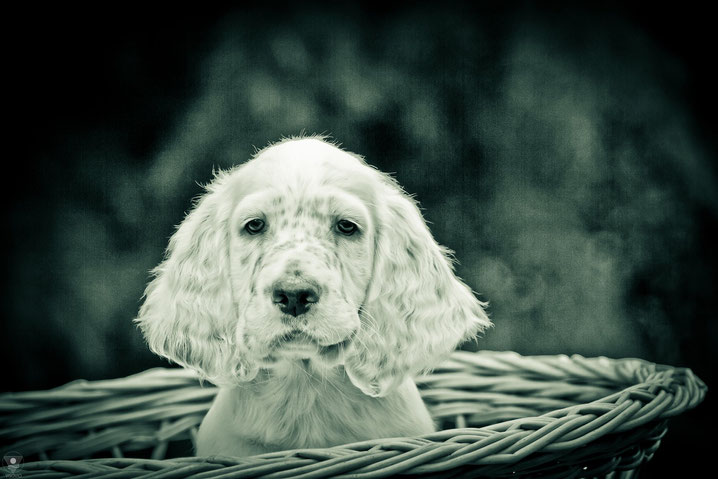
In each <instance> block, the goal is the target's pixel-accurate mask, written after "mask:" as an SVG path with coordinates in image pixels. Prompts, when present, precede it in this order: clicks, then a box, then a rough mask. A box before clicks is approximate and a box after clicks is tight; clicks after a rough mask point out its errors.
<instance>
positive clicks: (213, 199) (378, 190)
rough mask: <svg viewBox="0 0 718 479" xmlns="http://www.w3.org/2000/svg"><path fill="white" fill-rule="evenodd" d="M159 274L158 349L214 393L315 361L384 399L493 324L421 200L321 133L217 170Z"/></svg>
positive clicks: (153, 305)
mask: <svg viewBox="0 0 718 479" xmlns="http://www.w3.org/2000/svg"><path fill="white" fill-rule="evenodd" d="M154 274H155V277H154V279H153V281H152V282H151V283H150V284H149V286H148V287H147V291H146V293H145V294H146V299H145V303H144V304H143V306H142V307H141V309H140V314H139V317H138V318H137V320H136V321H137V322H138V323H139V324H140V327H141V328H142V330H143V332H144V334H145V337H146V338H147V340H148V342H149V344H150V347H151V348H152V349H153V350H154V351H155V352H157V353H158V354H160V355H163V356H166V357H168V358H170V359H172V360H173V361H175V362H177V363H179V364H181V365H183V366H185V367H189V368H192V369H195V370H197V371H199V372H200V374H201V375H202V376H204V377H206V378H207V379H209V380H210V381H212V382H214V383H216V384H219V385H224V384H234V383H236V382H238V381H247V380H251V379H252V378H253V377H254V376H255V375H256V373H257V371H258V370H259V369H261V368H272V367H275V366H276V365H277V364H281V363H282V362H285V361H297V360H306V359H310V360H312V361H314V362H315V363H317V364H322V365H325V366H327V367H333V366H336V365H339V364H342V365H343V366H344V368H345V370H346V373H347V374H348V376H349V378H350V379H351V381H352V382H353V383H354V384H355V385H356V386H357V387H359V388H360V389H361V390H362V391H364V392H365V393H366V394H370V395H374V396H380V395H383V394H386V393H387V392H388V391H390V390H391V389H392V388H393V387H395V386H396V385H398V384H399V383H400V382H401V381H402V380H403V379H404V378H405V377H406V376H407V375H409V374H414V373H416V372H419V371H421V370H424V369H428V368H430V367H432V366H433V365H435V364H436V362H437V361H438V360H439V359H440V358H441V357H442V356H444V355H445V354H447V353H448V352H450V351H451V350H452V349H453V348H454V347H456V345H457V344H458V343H459V342H460V341H461V340H463V339H466V338H467V337H470V336H472V335H473V334H475V333H476V332H478V331H480V330H481V329H482V328H484V327H486V326H488V325H489V324H490V323H489V321H488V319H487V317H486V315H485V313H484V311H483V309H482V305H481V303H480V302H479V301H477V300H476V298H475V297H474V295H473V294H472V293H471V291H470V290H469V288H467V287H466V286H465V285H464V284H463V283H462V282H461V281H460V280H458V279H457V278H456V277H455V276H454V274H453V271H452V267H451V262H450V260H449V259H448V258H447V251H446V250H444V249H443V248H441V247H440V246H439V245H437V243H436V242H435V241H434V239H433V238H432V236H431V234H430V232H429V230H428V228H427V227H426V224H425V222H424V220H423V219H422V217H421V214H420V212H419V210H418V208H417V207H416V205H415V203H414V202H413V201H412V200H411V199H410V198H409V197H408V196H407V195H406V194H405V193H404V192H403V191H402V190H401V188H400V187H399V186H398V185H397V184H396V183H395V182H394V181H393V180H392V179H391V178H389V177H388V176H386V175H384V174H382V173H380V172H378V171H377V170H375V169H373V168H371V167H369V166H367V165H366V164H365V163H364V161H363V160H361V159H360V158H359V157H357V156H355V155H352V154H349V153H347V152H344V151H342V150H340V149H339V148H337V147H335V146H333V145H331V144H329V143H326V142H324V141H322V140H320V139H312V138H305V139H298V140H287V141H284V142H282V143H279V144H277V145H274V146H271V147H269V148H266V149H265V150H263V151H261V152H260V153H259V154H258V155H257V156H256V157H255V158H254V159H253V160H251V161H249V162H248V163H246V164H244V165H242V166H241V167H238V168H235V169H233V170H230V171H227V172H223V173H219V174H218V175H217V177H216V178H215V180H214V181H213V182H212V184H210V185H209V187H208V188H207V193H206V194H205V195H204V196H203V197H202V198H200V200H199V201H198V203H197V204H196V206H195V208H194V209H193V210H192V212H191V213H190V214H189V215H188V216H187V217H186V219H185V220H184V221H183V222H182V224H181V225H180V227H179V228H178V230H177V232H176V233H175V234H174V235H173V236H172V238H171V240H170V245H169V247H168V250H167V257H166V259H165V261H164V262H162V263H161V264H160V265H159V266H158V267H157V268H156V270H155V272H154Z"/></svg>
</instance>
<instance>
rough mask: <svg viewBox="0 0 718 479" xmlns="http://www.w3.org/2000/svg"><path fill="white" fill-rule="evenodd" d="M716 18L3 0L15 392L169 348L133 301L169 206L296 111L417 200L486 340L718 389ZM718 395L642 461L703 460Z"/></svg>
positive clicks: (675, 425) (304, 126)
mask: <svg viewBox="0 0 718 479" xmlns="http://www.w3.org/2000/svg"><path fill="white" fill-rule="evenodd" d="M499 5H500V6H499ZM711 18H712V17H711V16H710V15H709V14H708V12H707V11H701V10H700V9H697V8H696V7H694V6H690V5H688V6H686V7H685V8H683V9H681V10H675V9H669V8H668V7H659V6H657V5H652V6H651V7H650V10H647V9H646V8H643V7H639V6H625V5H622V6H620V7H619V6H618V4H616V5H613V4H607V3H605V2H603V3H601V4H600V6H599V4H594V5H590V4H587V5H584V6H582V7H580V8H579V7H576V6H573V7H568V6H565V5H559V4H550V5H549V4H541V5H537V4H531V3H523V2H522V3H514V4H510V5H509V4H506V3H498V2H497V3H495V4H492V3H489V4H485V5H482V6H479V7H473V8H471V9H466V8H465V7H463V6H461V5H460V4H453V3H450V2H442V6H441V7H432V6H431V5H430V4H421V3H420V4H413V5H412V6H408V5H406V6H405V5H393V6H391V7H383V8H376V7H373V8H369V7H360V6H355V7H348V6H342V7H323V8H319V7H316V6H311V5H306V4H305V5H302V6H301V7H288V6H285V5H273V4H267V3H264V4H263V6H262V8H259V7H257V6H248V7H245V8H244V9H235V10H221V9H215V10H209V9H205V10H203V11H196V10H192V11H190V10H182V8H181V7H177V6H175V7H168V8H167V9H166V10H154V11H147V10H135V11H119V10H116V11H113V10H111V9H103V10H97V9H96V10H93V9H88V8H86V7H83V8H82V9H77V10H72V9H62V10H42V11H40V10H31V9H27V10H23V11H20V10H11V11H8V12H7V15H6V16H5V22H6V23H7V24H8V26H10V27H11V28H8V29H6V30H5V31H4V33H3V44H4V46H5V48H4V51H5V55H4V64H5V69H4V71H5V84H6V85H7V87H6V98H5V101H4V103H5V106H6V108H5V109H4V111H5V122H6V124H8V126H6V127H5V131H6V135H7V136H6V138H7V139H6V142H7V143H6V144H7V150H6V154H5V158H6V160H7V161H6V162H5V188H6V189H7V190H8V191H7V192H6V202H9V211H8V223H9V227H8V228H7V232H6V234H5V235H4V236H5V238H4V240H5V241H6V242H7V246H6V249H7V251H8V252H9V254H8V255H7V256H6V258H5V262H6V264H5V268H6V275H5V280H6V281H5V284H4V293H5V295H4V301H3V318H2V321H3V322H2V335H3V346H2V353H1V354H2V364H3V373H4V382H3V390H6V391H12V390H27V389H43V388H49V387H53V386H57V385H60V384H63V383H65V382H67V381H69V380H72V379H76V378H86V379H100V378H112V377H121V376H125V375H128V374H131V373H134V372H138V371H140V370H143V369H145V368H148V367H152V366H157V365H166V364H167V363H165V362H163V361H161V360H159V359H158V358H155V357H153V356H152V355H151V354H150V353H149V352H148V350H147V348H146V346H145V345H144V343H143V340H142V338H141V336H140V335H139V333H138V331H137V330H136V328H135V327H134V325H133V324H132V322H131V320H132V318H133V317H134V315H135V314H136V312H137V309H138V307H139V304H140V298H141V295H142V292H143V289H144V285H145V283H146V281H147V279H148V270H150V269H151V268H152V267H154V266H155V265H156V264H157V263H159V261H160V260H161V258H162V252H163V249H164V248H165V247H166V245H167V240H168V238H169V236H170V235H171V233H172V231H173V227H174V225H176V224H178V223H179V222H180V221H181V220H182V218H183V216H184V214H185V212H186V210H187V208H189V206H190V203H191V199H192V198H193V197H195V196H196V195H198V194H200V193H201V191H202V189H201V187H200V186H199V184H201V183H206V182H207V181H209V180H210V179H211V177H212V169H213V168H215V167H228V166H230V165H233V164H236V163H238V162H242V161H244V160H246V159H247V158H248V157H249V156H250V155H251V154H252V153H253V152H254V147H258V148H261V147H263V146H265V145H266V144H267V143H268V142H269V141H275V140H277V139H279V138H280V137H282V136H287V135H295V134H299V133H300V132H302V131H304V132H306V133H329V134H331V135H332V137H333V138H335V139H336V140H337V141H339V142H341V143H342V144H343V145H344V147H345V148H347V149H349V150H351V151H354V152H357V153H360V154H362V155H364V156H366V158H367V160H368V161H369V162H370V163H372V164H374V165H376V166H377V167H379V168H380V169H382V170H384V171H390V172H396V177H397V179H398V180H399V182H400V183H401V184H402V185H404V187H405V188H406V190H407V191H409V192H410V193H415V194H416V195H417V197H418V199H419V200H420V201H421V203H422V206H423V207H424V209H425V216H426V218H427V219H428V220H429V221H430V222H431V228H432V231H433V232H434V235H435V236H436V238H437V240H438V241H439V242H440V243H442V244H445V245H447V246H449V247H450V248H452V249H454V250H455V251H456V256H457V258H458V260H459V262H460V265H459V266H458V267H457V270H458V273H459V275H460V276H462V277H463V278H464V279H465V280H466V281H467V282H468V283H469V284H470V285H471V286H472V287H473V289H474V290H476V291H478V292H479V293H480V296H481V298H482V299H485V300H488V301H490V303H491V306H490V314H491V316H492V319H493V321H494V323H495V325H496V326H495V328H493V329H492V330H491V331H489V332H488V333H487V334H486V336H485V338H484V339H482V340H481V342H480V343H479V344H480V346H481V347H482V348H485V349H501V350H503V349H509V350H514V351H518V352H520V353H522V354H561V353H565V354H571V353H579V354H583V355H587V356H596V355H605V356H609V357H627V356H633V357H642V358H645V359H647V360H650V361H653V362H658V363H664V364H671V365H675V366H687V367H690V368H692V369H693V371H694V372H696V373H697V374H698V376H699V377H701V378H702V379H704V380H705V381H706V382H707V383H708V385H709V387H710V386H711V385H712V384H714V382H715V381H714V380H715V378H716V371H715V363H716V359H715V352H714V351H715V349H716V347H718V340H717V339H718V334H717V333H716V323H715V314H716V313H715V312H716V311H717V310H718V299H716V298H717V297H716V291H717V290H718V288H717V287H716V266H718V258H717V255H716V250H715V245H716V244H718V234H717V233H716V230H717V229H718V228H716V226H718V188H717V181H716V177H717V174H718V172H717V171H716V170H717V165H716V146H717V145H716V142H715V138H714V136H715V131H716V126H717V124H716V123H717V122H716V119H715V112H716V107H717V106H718V102H717V101H716V99H717V95H716V87H715V85H716V77H715V74H714V73H713V66H714V63H715V40H714V38H713V34H712V33H711V32H712V31H713V25H712V24H711V22H712V20H711ZM711 394H712V393H709V395H708V396H707V400H706V401H705V403H704V404H703V405H702V406H700V407H699V408H698V409H696V410H694V411H690V412H688V413H686V414H684V415H683V416H681V417H680V418H677V419H676V420H674V421H673V422H672V423H671V424H672V426H671V429H670V430H669V434H668V436H667V437H666V439H665V440H664V443H663V446H662V447H661V449H660V450H659V453H658V455H657V456H656V458H655V459H654V461H653V463H652V464H651V465H650V467H649V468H648V471H647V477H653V476H654V475H658V474H659V471H666V470H667V469H666V468H667V467H670V466H675V465H676V464H679V465H684V466H686V467H690V468H694V469H695V470H698V468H700V467H701V466H702V465H703V464H704V463H706V461H707V459H706V458H707V457H709V456H708V455H709V454H710V450H711V449H710V447H711V446H710V443H709V441H708V440H707V436H706V434H707V433H706V432H704V431H706V430H707V429H708V426H707V421H708V419H709V415H710V414H711V413H712V410H713V407H712V404H713V403H714V401H712V398H711ZM686 477H688V476H686Z"/></svg>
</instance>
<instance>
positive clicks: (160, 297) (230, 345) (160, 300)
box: [135, 176, 250, 384]
mask: <svg viewBox="0 0 718 479" xmlns="http://www.w3.org/2000/svg"><path fill="white" fill-rule="evenodd" d="M228 203H229V202H227V201H226V200H224V198H223V192H222V178H221V177H220V176H218V177H217V178H216V179H215V181H214V182H213V183H212V184H211V185H210V186H209V187H208V191H207V193H206V194H205V195H204V196H203V197H201V198H200V200H199V201H198V202H197V204H196V206H195V207H194V209H193V210H192V211H191V213H189V215H187V217H186V218H185V219H184V221H183V222H182V224H181V225H180V226H179V228H178V229H177V231H176V232H175V234H174V235H173V236H172V238H171V239H170V242H169V247H168V248H167V253H166V259H165V260H164V261H163V262H162V263H161V264H160V265H159V266H158V267H157V268H155V270H154V271H153V274H154V279H153V280H152V281H151V282H150V284H149V285H148V286H147V289H146V290H145V302H144V304H143V305H142V307H141V308H140V311H139V315H138V318H137V319H135V321H136V322H137V323H138V324H139V326H140V328H141V330H142V332H143V333H144V336H145V338H146V339H147V342H148V343H149V346H150V348H151V349H152V351H154V352H155V353H157V354H159V355H161V356H164V357H166V358H169V359H170V360H172V361H174V362H176V363H178V364H180V365H182V366H185V367H187V368H189V369H193V370H195V371H197V372H198V373H199V374H200V375H201V376H202V377H204V378H206V379H208V380H210V381H212V382H213V383H215V384H222V383H227V382H231V381H232V379H233V378H242V377H243V376H246V375H247V374H249V373H250V372H249V370H248V369H247V368H246V365H244V364H242V362H241V361H240V359H239V358H238V357H236V355H237V353H236V351H237V348H236V347H235V346H234V343H235V330H236V327H237V313H236V311H235V309H236V308H235V307H234V304H233V300H232V291H231V286H230V280H229V251H228V249H229V234H230V232H229V217H230V214H231V212H230V211H228V208H229V207H228V206H227V205H228Z"/></svg>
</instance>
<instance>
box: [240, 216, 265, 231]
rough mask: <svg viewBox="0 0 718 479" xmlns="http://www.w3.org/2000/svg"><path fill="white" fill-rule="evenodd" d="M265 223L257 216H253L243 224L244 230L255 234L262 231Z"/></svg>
mask: <svg viewBox="0 0 718 479" xmlns="http://www.w3.org/2000/svg"><path fill="white" fill-rule="evenodd" d="M264 227H265V223H264V220H260V219H259V218H255V219H253V220H251V221H249V222H247V224H246V225H244V230H245V231H246V232H247V233H249V234H251V235H256V234H259V233H261V232H262V231H264Z"/></svg>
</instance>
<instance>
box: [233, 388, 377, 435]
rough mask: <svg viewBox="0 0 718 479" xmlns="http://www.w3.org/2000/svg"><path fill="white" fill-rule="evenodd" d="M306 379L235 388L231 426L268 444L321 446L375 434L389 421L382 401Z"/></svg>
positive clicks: (242, 433) (357, 392)
mask: <svg viewBox="0 0 718 479" xmlns="http://www.w3.org/2000/svg"><path fill="white" fill-rule="evenodd" d="M343 386H346V385H343V384H337V383H335V382H328V381H316V380H307V379H303V378H300V379H290V378H286V380H285V381H278V380H277V381H274V382H273V383H272V384H271V385H267V386H266V387H265V388H263V389H260V390H256V389H255V390H253V391H245V392H244V393H240V398H239V401H238V404H237V409H236V410H235V412H236V418H237V424H236V426H237V432H238V433H239V434H240V436H242V437H243V438H245V439H247V440H249V441H252V442H255V443H258V444H262V445H265V446H267V447H268V448H270V449H272V448H276V449H289V448H303V447H327V446H331V445H336V444H343V443H347V442H352V441H359V440H364V439H370V438H372V437H377V433H381V432H382V431H381V430H382V429H384V428H386V427H387V426H389V424H387V420H388V419H389V418H388V417H386V416H388V415H387V412H388V411H385V406H386V404H385V403H386V401H383V400H381V399H376V398H370V397H368V396H364V395H363V394H361V393H360V392H359V391H353V390H351V389H349V390H346V389H342V387H343Z"/></svg>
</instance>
